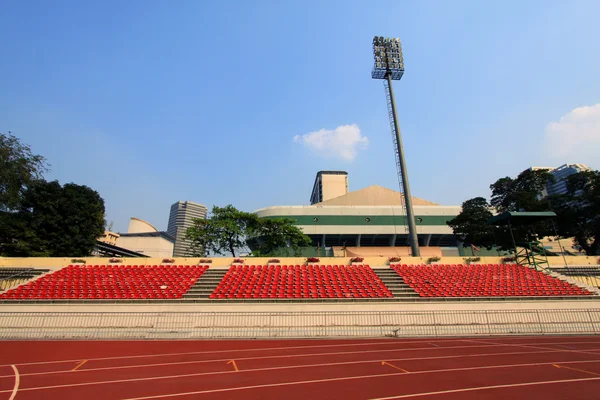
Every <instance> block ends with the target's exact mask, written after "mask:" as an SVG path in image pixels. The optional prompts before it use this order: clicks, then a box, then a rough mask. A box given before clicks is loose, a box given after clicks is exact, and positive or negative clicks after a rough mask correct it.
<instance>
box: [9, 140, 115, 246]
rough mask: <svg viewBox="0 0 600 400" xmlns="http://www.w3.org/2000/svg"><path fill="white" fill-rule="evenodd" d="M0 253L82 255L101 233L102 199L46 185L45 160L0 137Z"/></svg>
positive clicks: (70, 188) (68, 186)
mask: <svg viewBox="0 0 600 400" xmlns="http://www.w3.org/2000/svg"><path fill="white" fill-rule="evenodd" d="M0 165H1V166H2V168H0V255H2V256H13V257H35V256H49V257H67V256H69V257H84V256H88V255H90V254H91V253H92V251H93V249H94V247H95V246H96V240H97V238H98V237H100V236H101V235H102V234H103V233H104V200H102V198H101V197H100V195H99V194H98V193H97V192H96V191H94V190H92V189H90V188H89V187H87V186H81V185H77V184H74V183H68V184H66V185H64V186H61V184H60V183H59V182H58V181H52V182H47V181H45V180H44V179H42V174H43V173H44V172H46V171H47V167H46V163H45V159H44V158H43V157H42V156H39V155H34V154H32V152H31V149H30V148H29V146H27V145H25V144H23V143H21V141H20V140H19V139H18V138H16V137H15V136H13V135H10V134H9V135H3V134H0Z"/></svg>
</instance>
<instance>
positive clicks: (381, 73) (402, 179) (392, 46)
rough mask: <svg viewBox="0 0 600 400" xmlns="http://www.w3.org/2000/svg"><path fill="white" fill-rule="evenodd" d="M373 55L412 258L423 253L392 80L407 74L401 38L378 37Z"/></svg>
mask: <svg viewBox="0 0 600 400" xmlns="http://www.w3.org/2000/svg"><path fill="white" fill-rule="evenodd" d="M373 56H374V57H375V63H374V65H373V71H372V72H371V77H372V78H373V79H383V80H384V85H385V88H386V98H387V103H388V113H389V117H390V125H391V128H392V137H393V138H394V144H395V147H396V148H395V152H396V167H397V169H398V181H399V183H400V187H401V189H402V192H403V193H404V204H403V206H405V208H406V211H405V215H406V219H407V222H408V238H409V243H410V248H411V253H412V256H413V257H419V256H420V255H421V252H420V251H419V240H418V238H417V227H416V225H415V214H414V211H413V206H412V197H411V195H410V186H409V184H408V173H407V172H406V161H405V159H404V148H403V147H402V136H401V135H400V126H399V125H398V116H397V115H396V102H395V101H394V91H393V90H392V80H395V81H399V80H400V78H402V75H404V59H403V58H402V44H401V43H400V39H398V38H384V37H383V36H375V37H374V38H373Z"/></svg>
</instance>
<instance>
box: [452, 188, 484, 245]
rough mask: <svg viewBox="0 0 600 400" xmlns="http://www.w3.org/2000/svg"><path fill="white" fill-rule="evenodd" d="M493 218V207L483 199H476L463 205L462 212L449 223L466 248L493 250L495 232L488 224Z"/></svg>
mask: <svg viewBox="0 0 600 400" xmlns="http://www.w3.org/2000/svg"><path fill="white" fill-rule="evenodd" d="M492 216H493V214H492V211H491V206H490V205H489V204H488V202H487V200H486V199H484V198H483V197H475V198H473V199H470V200H467V201H465V202H464V203H463V204H462V211H461V213H460V214H458V215H457V216H456V217H455V218H453V219H452V220H450V221H449V222H448V225H449V226H450V227H451V228H452V230H453V231H454V234H455V235H457V236H458V237H459V238H461V241H462V242H463V243H464V245H465V246H467V245H475V246H483V247H486V248H488V249H491V248H492V246H493V245H494V244H495V240H494V232H493V230H492V227H491V226H490V225H489V224H488V220H489V219H490V218H491V217H492Z"/></svg>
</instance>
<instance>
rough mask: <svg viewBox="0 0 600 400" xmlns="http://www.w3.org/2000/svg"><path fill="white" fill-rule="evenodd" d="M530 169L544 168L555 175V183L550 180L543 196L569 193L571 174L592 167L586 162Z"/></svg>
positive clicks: (589, 169)
mask: <svg viewBox="0 0 600 400" xmlns="http://www.w3.org/2000/svg"><path fill="white" fill-rule="evenodd" d="M529 169H530V170H532V171H535V170H540V169H544V170H547V171H548V172H550V174H551V175H552V176H553V177H554V183H550V182H548V184H547V185H546V188H545V189H544V191H543V193H542V197H545V196H552V195H554V194H565V193H567V178H568V177H569V176H570V175H573V174H576V173H578V172H583V171H591V168H590V167H588V166H587V165H584V164H564V165H561V166H560V167H558V168H551V167H531V168H529Z"/></svg>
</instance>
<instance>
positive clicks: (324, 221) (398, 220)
mask: <svg viewBox="0 0 600 400" xmlns="http://www.w3.org/2000/svg"><path fill="white" fill-rule="evenodd" d="M264 218H289V219H293V220H294V221H295V224H296V225H365V226H366V225H375V226H377V225H379V226H389V225H406V219H405V218H404V217H403V216H399V215H373V216H369V215H281V216H268V217H264ZM315 218H316V219H317V221H316V222H315V220H314V219H315ZM452 218H454V216H452V215H421V216H419V215H417V216H416V217H415V219H416V224H417V225H423V226H448V225H447V224H446V221H450V220H451V219H452ZM367 219H368V220H367ZM419 219H420V220H419Z"/></svg>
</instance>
